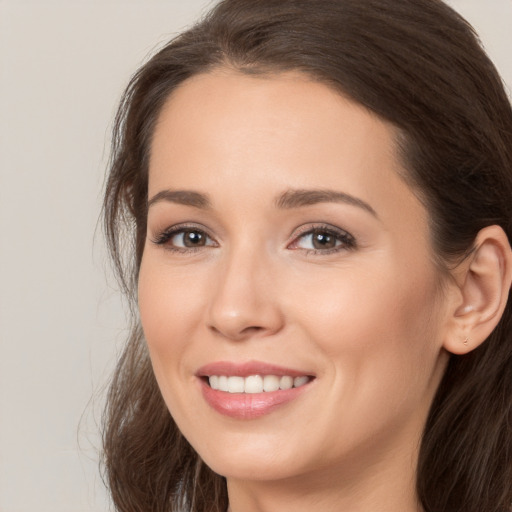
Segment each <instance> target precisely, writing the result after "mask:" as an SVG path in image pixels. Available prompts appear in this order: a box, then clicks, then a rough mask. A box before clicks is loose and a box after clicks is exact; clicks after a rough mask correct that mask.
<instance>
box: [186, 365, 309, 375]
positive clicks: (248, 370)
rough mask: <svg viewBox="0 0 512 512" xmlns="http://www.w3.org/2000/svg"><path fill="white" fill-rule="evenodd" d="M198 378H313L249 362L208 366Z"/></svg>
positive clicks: (296, 372) (198, 371)
mask: <svg viewBox="0 0 512 512" xmlns="http://www.w3.org/2000/svg"><path fill="white" fill-rule="evenodd" d="M196 375H197V376H198V377H209V376H210V375H233V376H237V377H249V376H250V375H277V376H279V377H282V376H284V375H289V376H290V377H300V376H302V375H310V376H313V375H312V374H311V373H309V372H304V371H300V370H293V369H291V368H284V367H283V366H277V365H274V364H269V363H263V362H261V361H247V362H245V363H233V362H230V361H217V362H215V363H210V364H206V365H204V366H201V368H199V370H197V373H196Z"/></svg>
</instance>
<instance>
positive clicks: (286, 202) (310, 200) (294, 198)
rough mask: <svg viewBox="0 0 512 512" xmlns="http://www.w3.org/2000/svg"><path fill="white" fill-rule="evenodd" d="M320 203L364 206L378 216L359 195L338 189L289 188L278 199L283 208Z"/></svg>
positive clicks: (277, 204)
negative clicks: (355, 195)
mask: <svg viewBox="0 0 512 512" xmlns="http://www.w3.org/2000/svg"><path fill="white" fill-rule="evenodd" d="M318 203H345V204H349V205H352V206H357V207H359V208H362V209H363V210H366V211H367V212H369V213H371V214H372V215H373V216H374V217H377V218H378V215H377V212H376V211H375V210H374V209H373V208H372V207H371V206H370V205H369V204H368V203H366V202H365V201H363V200H362V199H359V198H358V197H354V196H352V195H350V194H347V193H345V192H338V191H336V190H323V189H318V190H302V189H298V190H287V191H286V192H285V193H284V194H281V195H280V196H279V197H278V198H277V200H276V206H277V207H278V208H283V209H291V208H300V207H302V206H311V205H315V204H318Z"/></svg>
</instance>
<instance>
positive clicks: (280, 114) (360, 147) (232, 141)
mask: <svg viewBox="0 0 512 512" xmlns="http://www.w3.org/2000/svg"><path fill="white" fill-rule="evenodd" d="M394 137H395V130H394V128H393V126H392V125H390V124H389V123H386V122H384V121H382V120H380V119H379V118H378V117H377V116H375V115H373V114H372V113H370V112H369V111H368V110H366V109H365V108H364V107H362V106H360V105H358V104H356V103H354V102H352V101H350V100H348V99H346V98H345V97H343V96H342V95H341V94H339V93H338V92H337V91H334V90H333V89H332V88H329V87H327V86H326V85H324V84H322V83H318V82H315V81H312V80H310V79H308V78H307V77H306V76H304V75H301V74H299V73H295V72H294V73H292V72H289V73H283V74H279V75H270V76H269V75H262V76H258V75H257V76H253V75H250V76H248V75H244V74H241V73H238V72H234V71H230V70H223V69H220V70H216V71H214V72H212V73H207V74H201V75H197V76H195V77H193V78H191V79H189V80H187V81H185V82H184V83H182V84H181V86H180V87H178V88H177V89H176V90H175V91H174V92H173V93H172V95H171V96H170V98H169V99H168V100H167V102H166V104H165V105H164V108H163V109H162V111H161V113H160V116H159V118H158V121H157V124H156V127H155V132H154V137H153V141H152V150H151V159H150V168H151V171H152V174H153V177H154V178H155V177H156V176H155V175H156V174H158V172H159V171H160V170H164V169H166V170H168V164H169V163H170V162H169V160H170V159H171V160H172V161H173V162H174V163H175V164H176V165H175V166H174V167H175V168H176V170H177V167H178V165H185V166H186V167H188V168H192V167H194V166H196V165H197V166H200V167H203V166H204V164H205V163H204V161H203V158H204V157H207V158H209V159H210V167H211V166H212V165H214V162H215V161H218V162H221V161H222V165H223V166H224V167H225V166H226V165H227V163H228V161H229V163H230V164H231V165H233V166H235V165H236V168H237V169H238V171H239V172H245V174H246V175H247V176H249V175H250V174H251V172H256V173H257V174H261V173H262V172H263V171H264V169H265V167H269V166H273V170H274V171H277V170H279V169H280V168H282V167H285V165H284V163H285V161H286V160H297V161H299V160H300V161H302V162H304V164H305V165H304V166H300V167H306V166H307V165H309V168H310V171H311V174H318V173H320V170H321V169H320V168H321V167H322V171H324V173H325V171H327V170H328V169H329V168H331V167H333V166H336V169H335V174H336V175H337V176H339V175H340V171H341V173H343V172H344V171H345V170H348V167H349V166H354V165H356V164H360V165H363V166H366V167H367V168H371V167H372V162H371V160H372V159H374V158H375V157H377V158H378V159H379V160H380V161H381V163H382V164H387V165H388V167H394V168H395V170H396V169H397V168H398V167H399V164H398V161H397V158H396V154H395V144H394ZM336 154H337V155H338V159H337V160H338V161H336V158H334V159H333V157H335V155H336ZM324 156H325V158H323V157H324ZM383 158H385V160H386V162H383V161H382V159H383ZM384 167H385V165H382V168H383V169H384ZM181 168H182V167H181ZM296 179H300V168H299V166H297V169H296ZM323 179H325V176H324V177H323Z"/></svg>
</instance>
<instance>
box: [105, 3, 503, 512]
mask: <svg viewBox="0 0 512 512" xmlns="http://www.w3.org/2000/svg"><path fill="white" fill-rule="evenodd" d="M511 197H512V111H511V107H510V103H509V100H508V98H507V95H506V93H505V92H504V90H503V86H502V83H501V81H500V78H499V76H498V74H497V72H496V70H495V68H494V67H493V65H492V64H491V62H490V61H489V60H488V58H487V57H486V55H485V54H484V52H483V51H482V49H481V48H480V46H479V44H478V41H477V39H476V37H475V35H474V33H473V31H472V29H471V28H470V27H469V26H468V24H467V23H466V22H465V21H464V20H462V19H461V18H460V17H459V16H458V15H457V14H456V13H455V12H454V11H452V10H451V9H450V8H449V7H447V6H446V5H445V4H444V3H442V2H440V1H437V0H320V1H318V0H280V1H278V2H277V1H275V0H259V1H257V2H255V1H254V0H225V1H223V2H221V3H219V4H218V5H217V6H216V7H215V8H214V9H213V11H212V12H211V13H210V14H209V15H208V16H207V17H206V18H205V19H204V20H203V21H201V22H200V23H199V24H198V25H196V26H195V27H193V28H192V29H190V30H188V31H187V32H185V33H184V34H182V35H181V36H179V37H178V38H177V39H175V40H174V41H171V42H170V43H169V44H168V45H167V46H165V47H164V48H163V49H162V50H160V51H159V52H158V53H157V54H156V55H155V56H154V57H153V58H152V59H151V60H150V61H149V62H148V63H147V64H145V65H144V66H143V67H142V68H141V69H140V70H139V72H138V73H137V74H136V75H135V76H134V78H133V79H132V82H131V84H130V86H129V87H128V89H127V91H126V94H125V96H124V100H123V103H122V105H121V107H120V110H119V114H118V117H117V123H116V127H115V140H114V148H113V158H112V165H111V172H110V176H109V179H108V183H107V191H106V197H105V224H106V229H107V235H108V239H109V242H110V245H111V249H112V254H113V258H114V262H115V263H116V265H117V268H118V269H119V274H120V277H121V280H122V283H123V284H124V287H125V291H126V292H127V293H128V294H129V296H130V298H131V300H132V301H133V304H134V305H135V303H137V304H138V308H139V311H140V321H139V318H138V316H137V315H134V324H133V328H132V334H131V337H130V340H129V342H128V344H127V346H126V349H125V352H124V354H123V356H122V358H121V361H120V363H119V366H118V368H117V371H116V374H115V377H114V380H113V382H112V386H111V390H110V395H109V401H108V406H107V410H106V417H105V422H106V423H105V427H106V429H105V434H104V447H105V465H106V471H107V478H108V482H109V484H110V488H111V492H112V496H113V500H114V503H115V505H116V507H117V509H118V510H123V511H125V510H126V511H127V510H137V511H139V510H148V511H149V510H151V511H170V510H175V511H177V510H193V511H201V512H203V511H225V510H230V511H231V512H239V511H244V512H247V511H253V510H258V511H267V510H273V511H275V510H279V511H287V510H294V511H297V510H298V511H300V510H325V511H331V510H332V511H339V510H347V511H349V510H350V511H356V510H357V511H370V510H371V511H376V510H378V511H388V510H389V511H391V510H393V511H396V510H400V511H411V512H412V511H421V510H423V511H426V512H434V511H435V512H452V511H453V512H454V511H464V512H482V511H484V510H485V511H486V512H491V511H495V512H498V511H500V512H505V511H507V512H509V511H510V510H512V508H511V505H512V486H511V482H512V445H511V444H512V427H511V425H512V421H511V419H512V418H511V396H512V364H511V363H512V339H511V337H512V325H511V313H512V312H511V305H510V302H507V300H508V297H509V293H510V286H511V281H512V253H511V249H510V244H509V241H510V239H511V236H512V201H511V200H510V198H511ZM127 240H132V243H133V245H130V244H128V246H127V249H128V251H127V252H128V253H129V254H128V256H127V258H128V259H126V260H125V259H124V255H125V253H124V252H123V249H124V246H125V244H126V241H127Z"/></svg>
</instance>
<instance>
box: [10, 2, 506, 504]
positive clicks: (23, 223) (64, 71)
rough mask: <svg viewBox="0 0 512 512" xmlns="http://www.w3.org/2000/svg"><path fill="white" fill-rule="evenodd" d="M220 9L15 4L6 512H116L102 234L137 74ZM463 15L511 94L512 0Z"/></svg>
mask: <svg viewBox="0 0 512 512" xmlns="http://www.w3.org/2000/svg"><path fill="white" fill-rule="evenodd" d="M212 3H213V2H212V1H206V0H168V1H163V0H128V1H125V2H120V1H114V0H103V1H99V0H98V1H95V0H90V1H74V0H60V1H56V0H54V1H44V0H39V1H36V0H32V1H29V0H0V251H1V261H0V512H34V511H36V510H37V511H38V512H78V511H84V512H85V511H87V512H89V511H90V512H93V511H106V510H108V499H107V497H106V493H105V490H104V488H103V485H102V483H101V478H100V476H99V472H98V459H99V438H98V423H99V417H100V411H101V407H102V404H103V388H104V384H105V383H106V381H107V379H108V375H109V373H110V370H111V368H112V365H113V362H114V361H115V358H116V354H117V353H118V351H119V350H120V347H121V345H122V343H123V341H124V337H125V335H126V330H125V327H124V326H125V318H124V314H123V308H122V304H121V301H120V298H119V295H118V293H117V290H116V286H115V283H114V281H113V280H112V278H111V277H109V274H110V272H109V266H108V263H106V256H105V251H104V246H103V242H102V239H101V232H99V233H98V234H97V235H96V237H95V231H96V228H97V220H98V214H99V210H100V203H101V191H102V184H103V176H104V170H105V167H106V161H107V157H108V151H109V150H108V147H109V131H110V126H111V122H112V118H113V115H114V112H115V108H116V104H117V101H118V99H119V97H120V94H121V92H122V90H123V88H124V86H125V84H126V83H127V80H128V78H129V77H130V75H131V73H132V72H134V71H135V69H136V68H137V67H138V66H139V64H141V63H142V62H143V61H144V59H145V57H146V56H147V55H148V53H150V52H151V51H153V50H154V49H155V48H156V47H157V46H158V45H159V44H160V43H162V42H163V41H165V40H167V39H169V38H170V37H171V36H172V35H174V34H175V33H177V32H178V31H180V30H181V29H183V28H184V27H186V26H188V25H189V24H190V23H191V22H192V21H193V20H194V19H195V18H196V17H197V16H198V15H199V14H200V13H201V12H203V10H204V8H205V6H208V5H211V4H212ZM451 4H452V5H453V6H455V7H456V8H457V9H458V10H459V11H460V12H461V13H462V14H463V15H465V16H466V17H467V18H468V19H469V20H470V21H471V23H472V24H473V25H474V26H475V27H476V29H477V30H478V32H479V33H480V35H481V37H482V40H483V42H484V44H485V46H486V48H487V50H488V52H489V54H490V55H491V57H492V58H493V60H494V61H495V63H496V64H497V66H498V68H499V69H500V71H501V73H502V75H503V77H504V79H505V80H506V82H507V83H508V85H509V88H510V87H512V59H511V58H510V54H511V50H512V31H511V30H510V27H511V25H512V0H486V1H483V0H452V1H451ZM148 512H149V511H148Z"/></svg>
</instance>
